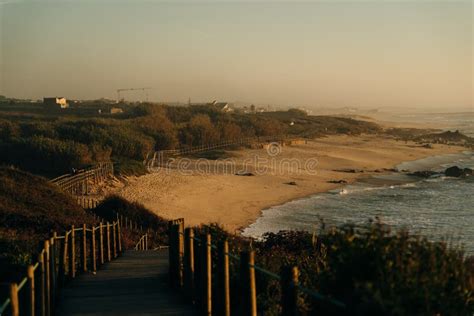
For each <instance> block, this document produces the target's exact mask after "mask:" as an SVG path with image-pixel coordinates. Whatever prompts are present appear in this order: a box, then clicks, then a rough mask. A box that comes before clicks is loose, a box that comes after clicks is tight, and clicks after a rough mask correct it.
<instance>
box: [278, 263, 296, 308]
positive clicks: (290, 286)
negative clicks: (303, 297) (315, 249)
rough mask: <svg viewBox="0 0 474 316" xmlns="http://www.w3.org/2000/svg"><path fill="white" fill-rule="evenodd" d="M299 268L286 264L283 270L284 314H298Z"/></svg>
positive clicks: (282, 298) (282, 304)
mask: <svg viewBox="0 0 474 316" xmlns="http://www.w3.org/2000/svg"><path fill="white" fill-rule="evenodd" d="M298 276H299V272H298V268H297V267H292V266H289V267H288V266H286V267H284V268H283V269H282V271H281V294H282V295H281V306H282V315H283V316H293V315H298V305H297V301H298Z"/></svg>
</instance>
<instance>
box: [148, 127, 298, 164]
mask: <svg viewBox="0 0 474 316" xmlns="http://www.w3.org/2000/svg"><path fill="white" fill-rule="evenodd" d="M292 137H293V138H303V137H304V136H292ZM288 138H290V137H289V135H286V134H283V135H274V136H255V137H244V138H240V139H233V140H224V141H221V142H217V143H211V144H207V145H197V146H192V147H180V148H178V149H166V150H159V151H154V152H149V153H147V155H146V158H145V160H144V161H143V164H144V165H145V166H148V167H152V166H153V165H154V163H155V161H156V160H157V157H162V156H163V155H165V154H169V155H175V156H178V155H183V154H190V153H196V152H200V151H208V150H211V149H217V148H223V147H228V146H234V145H243V144H251V143H263V142H283V140H284V139H288ZM150 156H151V157H150Z"/></svg>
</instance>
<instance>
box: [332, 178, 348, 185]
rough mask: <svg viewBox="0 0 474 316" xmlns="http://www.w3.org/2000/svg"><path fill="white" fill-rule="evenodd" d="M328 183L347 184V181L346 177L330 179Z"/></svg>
mask: <svg viewBox="0 0 474 316" xmlns="http://www.w3.org/2000/svg"><path fill="white" fill-rule="evenodd" d="M328 183H340V184H346V183H347V181H346V180H344V179H341V180H329V181H328Z"/></svg>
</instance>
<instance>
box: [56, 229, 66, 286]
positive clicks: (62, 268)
mask: <svg viewBox="0 0 474 316" xmlns="http://www.w3.org/2000/svg"><path fill="white" fill-rule="evenodd" d="M68 237H69V236H68V234H67V233H65V234H64V241H63V242H62V243H61V247H60V248H59V256H60V258H59V259H58V260H59V261H60V262H59V266H58V283H59V285H60V286H63V285H64V276H65V275H66V271H67V252H68Z"/></svg>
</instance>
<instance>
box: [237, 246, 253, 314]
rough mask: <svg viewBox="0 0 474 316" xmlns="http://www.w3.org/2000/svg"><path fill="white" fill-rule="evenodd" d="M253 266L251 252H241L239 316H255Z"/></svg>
mask: <svg viewBox="0 0 474 316" xmlns="http://www.w3.org/2000/svg"><path fill="white" fill-rule="evenodd" d="M254 264H255V259H254V252H253V251H243V252H241V253H240V285H241V289H242V293H241V308H242V310H241V312H240V314H241V315H249V316H257V290H256V286H255V267H254Z"/></svg>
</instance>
